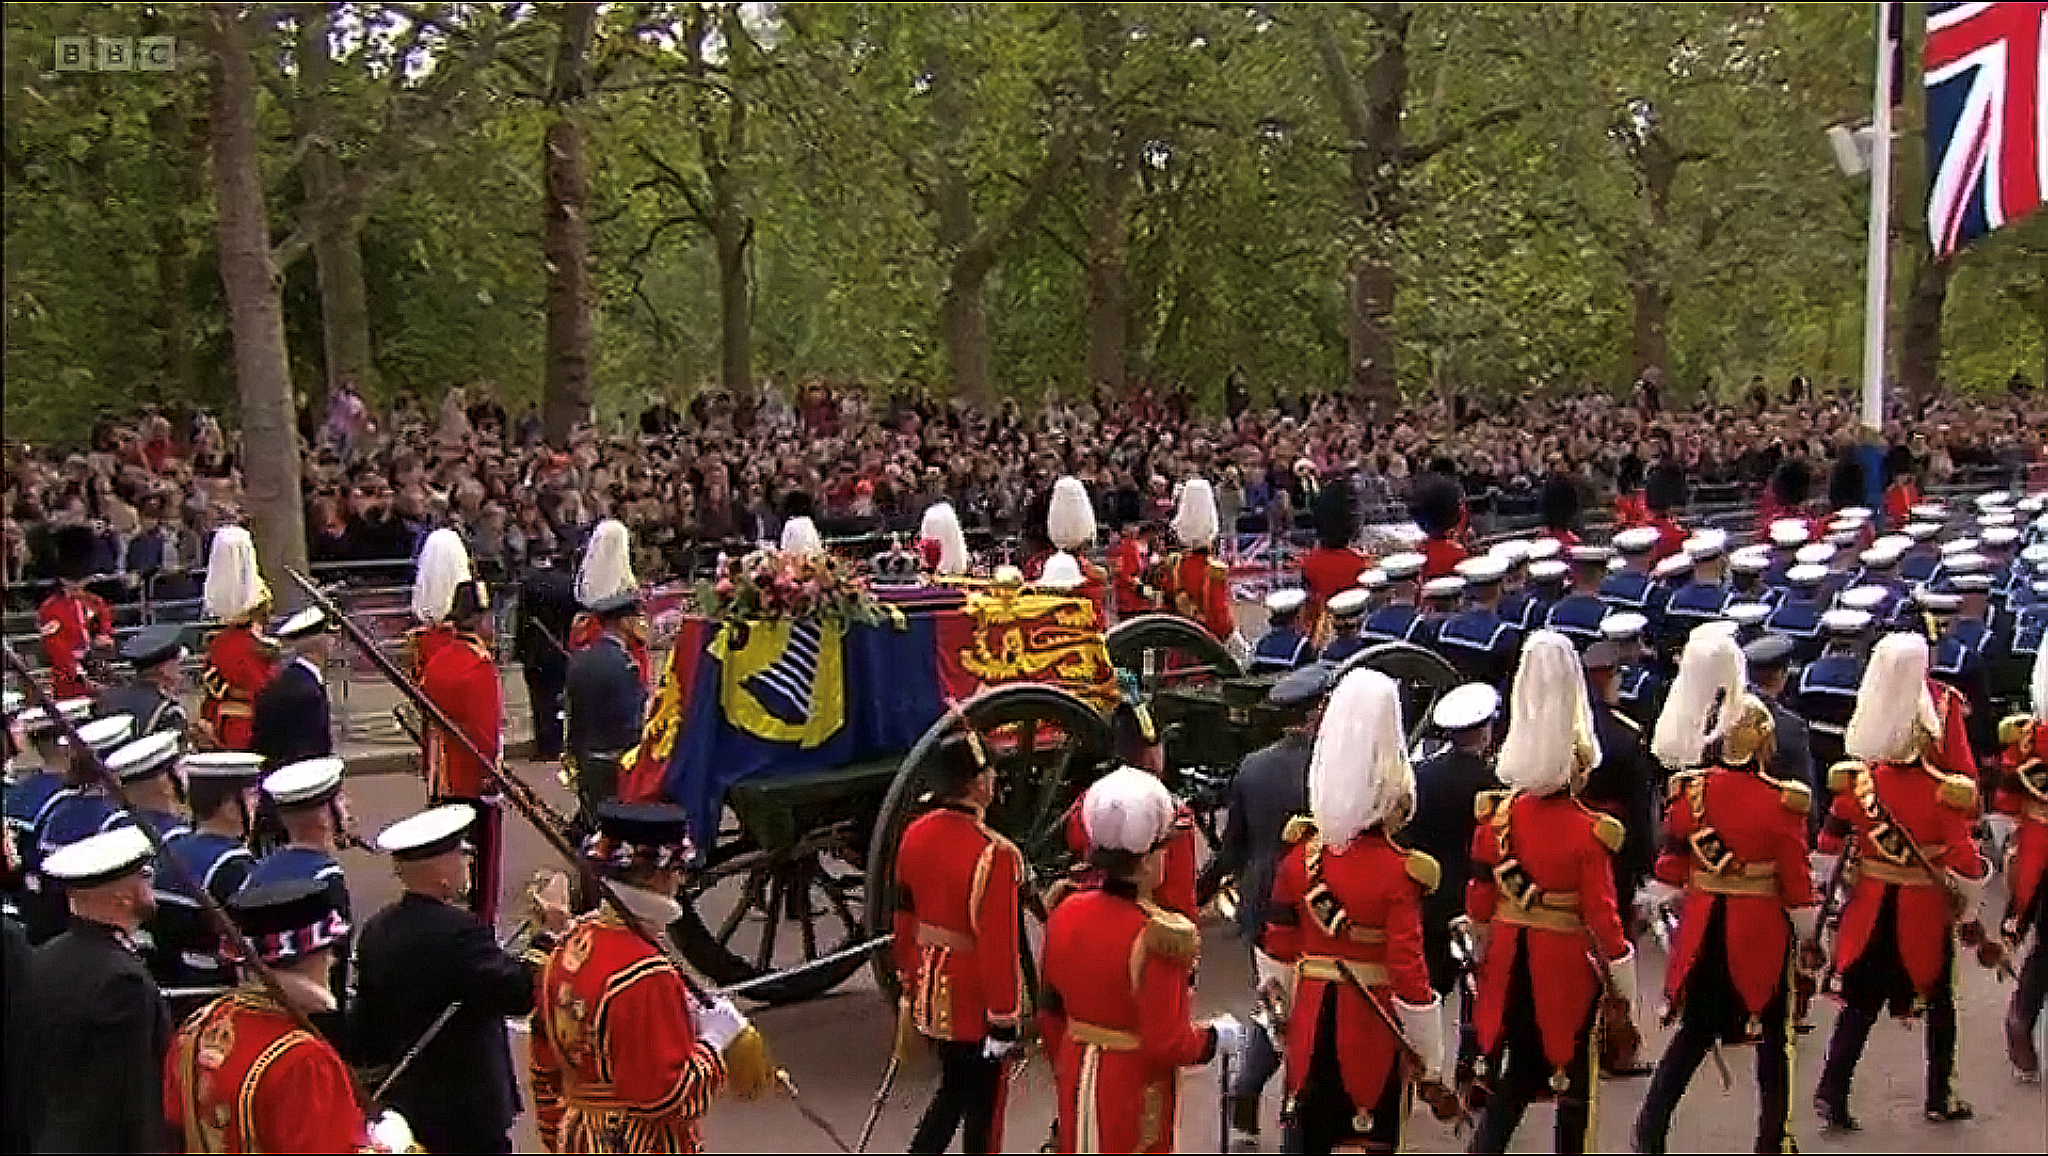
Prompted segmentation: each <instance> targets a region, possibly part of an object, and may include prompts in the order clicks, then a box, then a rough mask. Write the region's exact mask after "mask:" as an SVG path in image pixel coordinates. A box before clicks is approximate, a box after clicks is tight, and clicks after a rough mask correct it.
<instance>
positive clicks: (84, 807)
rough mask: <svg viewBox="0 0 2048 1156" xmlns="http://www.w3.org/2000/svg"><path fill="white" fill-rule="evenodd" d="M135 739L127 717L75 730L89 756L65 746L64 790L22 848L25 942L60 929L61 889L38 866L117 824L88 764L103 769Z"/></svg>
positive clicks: (47, 803)
mask: <svg viewBox="0 0 2048 1156" xmlns="http://www.w3.org/2000/svg"><path fill="white" fill-rule="evenodd" d="M134 734H135V719H134V717H133V716H132V715H125V714H122V715H114V716H113V717H111V718H96V719H91V720H89V721H87V722H85V723H84V724H82V725H80V726H79V727H78V737H79V739H80V740H81V741H82V742H84V744H85V745H86V747H87V748H89V751H90V756H88V754H86V753H84V752H78V751H72V750H69V749H68V748H69V747H70V743H69V742H68V740H67V742H66V743H65V746H66V748H67V751H66V755H65V760H66V761H65V772H64V784H65V785H64V786H62V787H60V788H58V789H57V790H56V791H55V792H53V793H52V794H51V795H50V797H49V798H48V799H47V800H45V801H44V803H43V807H42V809H41V811H39V812H38V813H37V815H36V818H35V820H34V823H33V825H32V826H31V828H30V829H29V832H28V837H27V838H26V839H25V840H24V842H23V846H24V847H25V848H26V850H27V852H28V853H27V854H26V855H25V856H24V859H25V860H26V863H25V866H26V868H27V871H28V873H29V889H30V893H29V894H28V895H26V896H24V897H23V904H22V915H23V917H24V920H25V922H26V924H27V930H28V934H29V939H30V941H31V942H34V943H41V942H42V941H44V940H46V939H48V938H50V937H51V936H53V935H56V934H57V933H58V932H60V931H62V930H63V929H64V896H63V884H62V883H60V882H58V881H57V880H55V879H53V878H51V877H49V876H48V875H47V874H46V873H44V872H43V871H42V869H41V864H42V863H43V861H44V860H47V859H48V858H49V857H50V856H51V855H53V854H55V853H56V851H57V849H58V848H60V847H66V846H69V845H70V844H72V843H76V842H78V841H79V840H80V839H84V838H86V837H87V836H90V835H97V834H99V833H100V832H102V831H106V830H109V829H111V828H113V827H115V826H116V825H118V824H119V823H120V821H121V820H120V815H121V812H120V810H119V808H118V806H117V805H116V803H115V801H114V799H113V797H112V796H111V795H109V794H108V792H107V790H106V786H105V784H104V782H102V780H101V779H100V777H99V774H98V770H97V768H96V767H95V766H94V763H93V758H94V757H97V759H98V760H99V761H100V762H101V763H104V762H105V761H106V760H107V759H108V758H110V757H111V756H112V755H113V753H114V752H115V751H116V750H117V749H119V748H120V747H121V746H123V745H125V744H126V743H127V742H128V741H129V739H131V738H133V737H134Z"/></svg>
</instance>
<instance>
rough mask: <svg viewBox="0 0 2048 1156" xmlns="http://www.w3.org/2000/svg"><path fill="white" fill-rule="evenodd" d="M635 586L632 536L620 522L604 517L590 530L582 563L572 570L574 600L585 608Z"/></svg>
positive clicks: (635, 588)
mask: <svg viewBox="0 0 2048 1156" xmlns="http://www.w3.org/2000/svg"><path fill="white" fill-rule="evenodd" d="M639 587H640V580H639V579H638V578H635V577H634V576H633V535H632V533H631V532H630V531H628V530H627V529H626V524H625V523H624V522H621V521H619V520H618V519H616V518H606V519H605V520H604V521H602V522H599V523H598V524H597V529H595V530H593V531H591V534H590V545H589V547H588V548H587V549H585V550H584V552H583V563H582V565H580V566H578V567H577V568H576V601H577V602H579V603H581V604H582V605H583V607H584V608H585V609H588V608H589V607H591V606H593V605H595V604H596V603H599V602H603V601H605V600H606V599H609V598H612V597H614V596H616V595H619V594H623V593H625V592H627V591H629V590H637V589H639Z"/></svg>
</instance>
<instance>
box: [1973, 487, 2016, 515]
mask: <svg viewBox="0 0 2048 1156" xmlns="http://www.w3.org/2000/svg"><path fill="white" fill-rule="evenodd" d="M2010 505H2012V495H2011V494H2008V493H2006V492H2005V491H2004V490H1993V491H1991V492H1990V493H1988V494H1978V495H1977V508H1978V509H1980V510H1990V509H1994V508H1996V507H1999V506H2010Z"/></svg>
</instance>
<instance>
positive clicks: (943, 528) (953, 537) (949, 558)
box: [917, 502, 969, 578]
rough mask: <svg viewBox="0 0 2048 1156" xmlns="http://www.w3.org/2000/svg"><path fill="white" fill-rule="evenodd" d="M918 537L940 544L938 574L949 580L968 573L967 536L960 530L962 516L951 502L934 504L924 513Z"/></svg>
mask: <svg viewBox="0 0 2048 1156" xmlns="http://www.w3.org/2000/svg"><path fill="white" fill-rule="evenodd" d="M917 536H918V537H919V538H921V539H923V540H925V541H927V542H937V543H938V544H939V567H938V572H939V573H940V574H942V575H944V576H946V577H948V578H957V577H959V576H960V575H962V574H965V573H967V567H968V557H969V555H968V553H967V535H966V534H965V533H963V532H962V531H961V529H960V514H959V512H958V511H956V510H954V509H953V503H951V502H933V503H932V504H931V505H930V506H929V507H927V508H926V510H925V512H924V521H923V523H922V524H921V525H920V526H919V527H918V533H917Z"/></svg>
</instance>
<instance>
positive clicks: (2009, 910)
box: [1986, 650, 2048, 1083]
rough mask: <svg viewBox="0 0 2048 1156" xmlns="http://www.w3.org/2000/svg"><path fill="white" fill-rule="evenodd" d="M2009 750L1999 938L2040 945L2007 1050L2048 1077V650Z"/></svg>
mask: <svg viewBox="0 0 2048 1156" xmlns="http://www.w3.org/2000/svg"><path fill="white" fill-rule="evenodd" d="M1999 729H2000V731H2001V732H2002V733H2001V734H2000V736H1999V737H2000V738H2001V739H2003V740H2004V742H2003V745H2004V747H2005V752H2004V754H2003V755H2002V756H2001V757H2000V770H2001V772H2002V775H2001V778H2002V781H2001V783H2000V785H1999V790H1998V794H1997V796H1996V803H1995V806H1996V808H1997V813H1996V814H1993V815H1991V816H1989V817H1988V818H1987V819H1986V822H1987V823H1988V824H1989V825H1990V826H1991V828H1992V832H1993V835H1992V839H1993V843H1994V845H2002V846H2005V847H2007V848H2009V850H2007V851H2006V853H2005V880H2006V886H2007V888H2008V894H2007V896H2006V901H2005V916H2004V918H2003V919H2001V920H2000V921H1999V929H1998V930H1999V937H2000V938H2001V939H2003V940H2004V941H2005V945H2006V947H2007V948H2008V949H2009V950H2011V951H2014V952H2017V951H2019V949H2020V946H2021V944H2023V943H2024V942H2025V941H2026V938H2027V935H2028V934H2029V933H2030V932H2031V933H2032V934H2033V937H2034V947H2033V950H2032V951H2030V952H2028V953H2027V958H2026V962H2025V963H2023V964H2021V965H2020V972H2019V983H2018V984H2017V985H2015V990H2014V991H2013V993H2012V1002H2011V1003H2010V1004H2008V1005H2007V1006H2006V1011H2005V1050H2006V1055H2007V1056H2008V1057H2009V1058H2010V1059H2011V1060H2012V1067H2013V1071H2014V1073H2016V1074H2017V1075H2018V1076H2019V1078H2020V1079H2022V1080H2024V1081H2027V1082H2028V1083H2034V1082H2038V1081H2039V1080H2040V1078H2041V1055H2040V1052H2039V1051H2038V1050H2036V1049H2035V1047H2034V1025H2035V1024H2036V1023H2038V1022H2040V1019H2041V1006H2042V1004H2043V1003H2044V1002H2048V946H2044V945H2048V927H2044V926H2043V924H2044V923H2048V650H2042V651H2040V652H2039V653H2037V654H2036V655H2035V656H2034V713H2033V714H2032V715H2031V716H2027V715H2017V716H2014V717H2013V718H2010V719H2007V720H2006V721H2005V724H2004V725H2003V726H2001V727H2000V728H1999Z"/></svg>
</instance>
